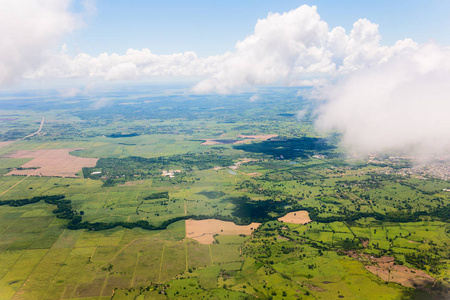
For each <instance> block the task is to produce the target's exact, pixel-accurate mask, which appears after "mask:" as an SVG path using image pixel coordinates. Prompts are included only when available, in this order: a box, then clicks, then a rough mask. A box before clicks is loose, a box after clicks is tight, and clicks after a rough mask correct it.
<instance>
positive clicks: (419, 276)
mask: <svg viewBox="0 0 450 300" xmlns="http://www.w3.org/2000/svg"><path fill="white" fill-rule="evenodd" d="M366 269H367V270H369V271H370V272H371V273H373V274H375V275H377V276H378V277H380V278H381V279H383V280H385V281H388V282H396V283H399V284H401V285H403V286H406V287H411V288H425V287H426V286H427V285H432V284H433V283H434V278H433V277H431V276H430V275H428V274H427V273H425V272H424V271H421V270H416V269H410V268H408V267H405V266H399V265H394V264H393V263H392V265H390V266H388V267H387V266H366Z"/></svg>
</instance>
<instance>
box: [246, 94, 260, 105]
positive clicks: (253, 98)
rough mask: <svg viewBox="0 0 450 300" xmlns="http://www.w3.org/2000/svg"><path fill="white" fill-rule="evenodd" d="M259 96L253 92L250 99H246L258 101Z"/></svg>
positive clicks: (251, 101)
mask: <svg viewBox="0 0 450 300" xmlns="http://www.w3.org/2000/svg"><path fill="white" fill-rule="evenodd" d="M259 98H260V96H259V94H253V95H252V96H251V97H250V99H248V101H250V103H255V102H256V101H258V100H259Z"/></svg>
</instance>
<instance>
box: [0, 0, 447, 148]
mask: <svg viewBox="0 0 450 300" xmlns="http://www.w3.org/2000/svg"><path fill="white" fill-rule="evenodd" d="M448 12H450V1H447V0H441V1H438V0H408V1H403V0H390V1H383V0H378V1H355V0H354V1H350V0H342V1H333V0H316V1H314V0H310V1H293V0H246V1H242V0H241V1H235V0H229V1H181V0H179V1H175V0H165V1H162V0H152V1H144V0H134V1H117V0H21V1H17V0H2V1H0V36H1V37H2V38H1V40H0V90H1V89H8V88H27V87H30V86H32V87H51V86H52V85H55V84H58V85H60V86H66V87H67V90H66V91H63V92H62V93H61V95H65V96H71V97H76V96H77V95H78V94H82V93H88V92H89V91H90V90H92V89H95V86H96V85H98V84H99V83H105V82H106V83H110V84H116V85H117V84H120V83H124V82H127V83H130V82H131V83H134V82H139V83H148V84H150V83H154V82H177V81H178V82H181V81H189V82H191V83H192V84H191V89H190V92H192V93H200V94H215V93H218V94H230V93H239V92H242V91H246V90H247V91H248V90H249V89H250V90H252V88H255V87H258V86H267V85H269V86H290V87H292V86H294V87H299V89H300V88H301V87H305V86H309V87H313V89H312V90H311V93H309V94H308V95H303V96H304V97H311V98H313V99H315V100H317V101H318V102H317V103H320V105H318V107H319V108H318V110H317V111H316V112H315V114H316V116H317V121H316V126H317V128H318V129H320V130H323V131H338V132H340V133H342V135H343V138H342V141H343V143H344V144H345V146H346V147H348V148H349V149H351V150H352V151H359V152H364V153H367V152H371V151H376V152H382V151H403V152H405V151H406V152H408V153H414V154H416V155H441V154H443V153H446V151H448V150H450V134H448V133H449V132H450V118H448V112H450V99H449V97H450V96H449V95H450V86H449V85H448V82H450V47H449V46H450V34H449V33H450V29H449V28H450V26H449V25H450V21H449V20H450V18H448ZM300 94H301V93H300ZM258 99H259V95H258V94H255V95H254V96H253V97H252V98H251V99H249V101H252V102H254V103H256V102H257V101H258Z"/></svg>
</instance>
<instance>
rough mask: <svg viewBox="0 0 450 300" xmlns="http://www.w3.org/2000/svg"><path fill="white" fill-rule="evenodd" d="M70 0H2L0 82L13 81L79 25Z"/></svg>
mask: <svg viewBox="0 0 450 300" xmlns="http://www.w3.org/2000/svg"><path fill="white" fill-rule="evenodd" d="M70 4H71V0H20V1H17V0H2V3H1V9H0V36H1V41H0V44H1V46H0V85H7V84H12V83H14V82H15V81H16V80H18V79H20V78H21V77H22V75H23V74H25V73H26V72H29V71H31V70H34V69H36V68H38V67H39V66H40V65H41V64H42V63H44V62H45V61H47V60H48V59H49V57H50V55H49V52H48V51H49V47H52V46H54V45H55V43H57V41H58V40H59V38H60V37H62V36H63V35H64V34H67V33H69V32H71V31H72V30H74V29H75V28H77V27H79V26H80V24H81V22H80V19H79V17H77V16H76V15H74V14H73V13H71V12H70Z"/></svg>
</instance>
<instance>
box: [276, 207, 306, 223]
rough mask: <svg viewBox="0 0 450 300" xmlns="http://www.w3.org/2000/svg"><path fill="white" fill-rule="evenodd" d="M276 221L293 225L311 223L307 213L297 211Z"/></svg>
mask: <svg viewBox="0 0 450 300" xmlns="http://www.w3.org/2000/svg"><path fill="white" fill-rule="evenodd" d="M278 221H280V222H285V223H293V224H306V223H309V222H311V219H310V218H309V213H308V212H307V211H306V210H299V211H293V212H290V213H288V214H287V215H285V216H284V217H281V218H278Z"/></svg>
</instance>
